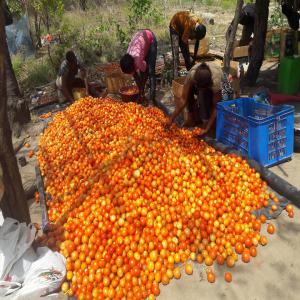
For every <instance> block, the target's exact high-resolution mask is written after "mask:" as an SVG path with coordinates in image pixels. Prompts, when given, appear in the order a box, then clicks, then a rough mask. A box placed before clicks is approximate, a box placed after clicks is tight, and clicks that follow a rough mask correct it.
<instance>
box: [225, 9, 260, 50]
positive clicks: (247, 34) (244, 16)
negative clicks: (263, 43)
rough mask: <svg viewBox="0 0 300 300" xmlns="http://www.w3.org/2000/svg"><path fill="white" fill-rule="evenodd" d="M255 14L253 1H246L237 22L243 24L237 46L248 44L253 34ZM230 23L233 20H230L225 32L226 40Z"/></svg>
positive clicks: (229, 30)
mask: <svg viewBox="0 0 300 300" xmlns="http://www.w3.org/2000/svg"><path fill="white" fill-rule="evenodd" d="M255 15H256V8H255V4H254V3H248V4H246V5H245V6H244V7H243V8H242V13H241V16H240V19H239V24H240V25H243V31H242V37H241V40H240V43H239V46H246V45H249V43H250V42H251V39H252V38H251V37H252V34H254V23H255ZM232 24H233V21H232V22H231V24H230V26H229V27H228V29H227V32H226V39H227V40H228V39H229V36H230V33H231V30H232Z"/></svg>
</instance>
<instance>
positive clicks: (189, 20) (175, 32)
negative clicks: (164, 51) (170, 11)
mask: <svg viewBox="0 0 300 300" xmlns="http://www.w3.org/2000/svg"><path fill="white" fill-rule="evenodd" d="M205 35H206V27H205V26H204V25H203V24H202V20H201V19H200V18H198V17H197V16H195V15H194V14H192V13H190V12H188V11H181V12H178V13H176V14H175V15H174V16H173V17H172V19H171V22H170V37H171V46H172V55H173V77H174V78H176V77H177V76H178V65H179V48H180V50H181V53H182V55H183V57H184V62H185V66H186V68H187V70H188V71H189V70H190V69H191V68H192V66H193V65H194V64H195V62H196V58H197V53H198V49H199V43H200V40H202V39H203V38H204V37H205ZM189 40H196V44H195V48H194V56H193V60H191V56H190V50H189Z"/></svg>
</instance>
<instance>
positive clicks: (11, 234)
mask: <svg viewBox="0 0 300 300" xmlns="http://www.w3.org/2000/svg"><path fill="white" fill-rule="evenodd" d="M35 234H36V228H35V227H34V226H33V225H32V224H30V225H28V226H27V225H26V224H25V223H19V222H18V221H16V220H14V219H11V218H6V219H5V220H4V223H3V225H2V226H1V227H0V280H6V277H7V276H8V275H9V272H10V271H11V269H12V267H13V265H14V264H15V263H16V262H17V261H18V260H19V258H20V257H22V256H23V255H24V253H25V252H26V251H27V250H28V249H29V248H30V247H31V244H32V242H33V241H34V238H35ZM15 279H16V278H15ZM21 280H22V278H21Z"/></svg>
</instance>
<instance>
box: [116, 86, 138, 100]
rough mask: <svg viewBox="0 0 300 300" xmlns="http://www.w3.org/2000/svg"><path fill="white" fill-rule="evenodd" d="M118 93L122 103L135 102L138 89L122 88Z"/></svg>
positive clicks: (132, 87)
mask: <svg viewBox="0 0 300 300" xmlns="http://www.w3.org/2000/svg"><path fill="white" fill-rule="evenodd" d="M119 93H120V95H121V98H122V101H124V102H135V101H137V100H138V98H139V89H138V87H137V86H136V85H131V86H124V87H122V88H120V90H119Z"/></svg>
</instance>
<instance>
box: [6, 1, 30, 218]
mask: <svg viewBox="0 0 300 300" xmlns="http://www.w3.org/2000/svg"><path fill="white" fill-rule="evenodd" d="M3 20H4V15H3V0H0V165H1V169H2V172H3V184H4V196H3V199H2V200H1V203H0V206H1V209H2V212H3V216H4V217H5V218H6V217H11V218H14V219H16V220H18V221H20V222H26V223H29V222H30V215H29V209H28V206H27V203H26V199H25V193H24V189H23V186H22V180H21V175H20V173H19V169H18V165H17V160H16V157H15V154H14V149H13V144H12V132H11V129H10V126H9V122H8V115H7V93H6V70H5V69H6V65H7V63H6V60H7V55H6V49H5V45H6V35H5V29H4V22H3Z"/></svg>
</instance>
